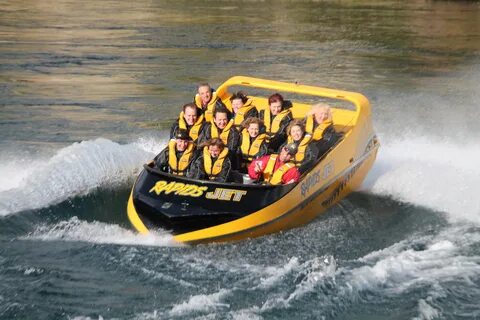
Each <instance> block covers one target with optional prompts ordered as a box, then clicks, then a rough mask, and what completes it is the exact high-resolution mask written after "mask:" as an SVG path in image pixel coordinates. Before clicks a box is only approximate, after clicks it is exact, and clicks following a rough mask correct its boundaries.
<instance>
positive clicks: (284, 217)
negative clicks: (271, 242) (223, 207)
mask: <svg viewBox="0 0 480 320" xmlns="http://www.w3.org/2000/svg"><path fill="white" fill-rule="evenodd" d="M375 157H376V149H375V150H373V152H371V153H370V154H369V156H368V157H366V158H365V159H363V160H362V161H360V162H359V163H357V164H356V165H354V166H352V167H350V168H349V170H347V171H345V173H344V174H343V175H341V176H339V177H338V178H336V179H335V180H334V181H333V182H332V183H330V184H329V185H328V187H326V188H325V189H322V188H320V189H317V190H316V191H315V192H313V193H312V194H311V195H310V196H309V197H307V198H303V199H302V197H298V194H297V195H295V192H294V191H292V192H291V193H290V194H289V195H287V196H286V197H284V198H283V199H282V203H277V204H275V205H272V206H269V207H268V208H266V209H264V210H262V212H261V213H259V214H260V215H262V216H264V217H266V216H269V217H270V218H271V220H265V221H263V223H259V224H257V225H256V226H255V227H252V226H253V225H254V224H253V223H252V221H251V219H249V218H252V217H253V216H254V215H251V216H249V217H245V218H243V219H240V220H237V221H233V222H230V223H228V224H225V225H224V226H223V227H224V229H225V231H226V229H228V228H227V227H229V226H228V225H230V227H233V225H236V227H237V232H231V233H228V232H224V233H223V235H218V236H217V237H208V236H207V234H205V232H204V233H203V234H194V233H190V234H184V235H179V236H176V237H175V239H176V240H177V241H181V242H191V243H202V242H226V241H236V240H242V239H245V238H253V237H258V236H262V235H266V234H269V233H274V232H278V231H281V230H287V229H291V228H295V227H299V226H302V225H304V224H306V223H308V222H310V221H311V220H313V219H314V218H316V217H317V216H319V215H321V214H322V213H324V212H325V211H326V210H327V209H328V208H330V207H331V206H333V205H335V204H336V203H338V202H339V201H340V200H341V199H343V198H344V197H345V196H346V195H348V194H349V193H350V192H351V191H352V190H353V189H355V188H356V187H357V186H358V185H360V184H361V182H362V181H363V180H364V178H365V176H366V174H367V173H368V171H369V170H370V168H371V166H372V165H373V162H374V161H375ZM295 196H296V197H298V198H297V199H296V200H292V199H291V197H295ZM288 203H293V204H294V205H293V206H292V207H291V208H290V210H288V211H283V212H282V211H281V210H282V209H281V208H282V207H284V206H285V205H287V204H288ZM279 212H281V214H280V215H276V214H277V213H279ZM248 220H250V221H248ZM203 231H205V230H203ZM211 231H212V230H210V233H211V234H212V232H211ZM189 238H190V240H189Z"/></svg>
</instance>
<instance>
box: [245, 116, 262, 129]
mask: <svg viewBox="0 0 480 320" xmlns="http://www.w3.org/2000/svg"><path fill="white" fill-rule="evenodd" d="M252 123H256V124H258V127H259V128H261V127H263V121H262V120H261V119H259V118H255V117H252V118H247V119H245V120H243V122H242V127H243V128H244V129H248V126H250V125H251V124H252Z"/></svg>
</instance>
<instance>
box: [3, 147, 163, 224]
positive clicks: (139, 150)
mask: <svg viewBox="0 0 480 320" xmlns="http://www.w3.org/2000/svg"><path fill="white" fill-rule="evenodd" d="M164 145H165V141H158V140H155V139H154V138H149V139H147V138H141V139H139V140H137V141H136V142H133V143H130V144H126V145H121V144H118V143H115V142H113V141H110V140H108V139H103V138H99V139H96V140H91V141H82V142H80V143H74V144H72V145H70V146H68V147H65V148H63V149H60V150H59V151H58V152H57V153H56V154H55V155H54V156H53V157H51V158H49V159H45V160H32V161H30V160H29V159H22V161H11V162H8V163H3V164H1V165H0V177H2V179H1V180H0V216H5V215H8V214H12V213H16V212H20V211H25V210H31V209H39V208H44V207H48V206H50V205H54V204H57V203H60V202H62V201H64V200H66V199H69V198H72V197H75V196H80V195H85V194H88V193H90V192H92V191H93V190H95V189H97V188H99V187H103V188H115V187H118V186H119V185H122V184H125V183H127V182H128V181H129V179H130V180H131V179H133V177H134V175H135V171H136V170H138V169H139V168H140V167H141V166H142V164H143V163H145V162H146V161H147V160H148V159H151V158H152V157H153V156H154V155H155V154H156V153H157V152H159V151H160V150H161V148H162V147H163V146H164ZM13 173H15V174H13Z"/></svg>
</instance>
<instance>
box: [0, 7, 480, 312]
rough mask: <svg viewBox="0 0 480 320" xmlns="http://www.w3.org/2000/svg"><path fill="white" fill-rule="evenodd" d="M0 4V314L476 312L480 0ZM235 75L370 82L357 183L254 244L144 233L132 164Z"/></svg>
mask: <svg viewBox="0 0 480 320" xmlns="http://www.w3.org/2000/svg"><path fill="white" fill-rule="evenodd" d="M0 4H1V5H0V319H75V320H86V319H478V318H480V308H479V307H478V301H480V289H479V286H480V226H479V224H480V200H479V199H480V198H479V197H478V185H479V184H480V169H479V167H478V159H479V158H480V143H479V141H480V126H479V124H478V119H480V108H479V105H480V93H479V90H478V88H479V85H478V84H479V82H480V81H479V80H480V3H479V2H475V1H473V2H469V1H466V2H463V1H447V2H443V1H408V2H406V1H361V2H360V1H295V2H293V1H244V2H234V1H195V2H191V1H146V0H140V1H90V0H86V1H68V0H59V1H55V2H50V1H25V0H18V1H13V0H12V1H10V0H3V1H0ZM233 75H248V76H256V77H260V78H268V79H275V80H283V81H289V82H292V81H298V82H300V83H305V84H311V85H319V86H324V87H332V88H339V89H344V90H351V91H358V92H362V93H364V94H365V95H366V96H367V97H368V98H369V99H370V101H371V104H372V110H373V121H374V125H375V128H376V131H377V133H378V136H379V138H380V141H381V144H382V145H381V149H380V152H379V154H378V158H377V161H376V163H375V165H374V167H373V169H372V171H371V172H370V174H369V176H368V177H367V180H366V181H365V183H364V185H363V187H362V190H361V191H359V192H357V193H353V194H351V195H350V196H349V197H347V198H346V199H345V200H343V201H342V202H341V203H339V204H338V205H337V206H335V207H333V208H332V209H331V210H329V211H328V212H327V213H326V214H325V215H323V216H322V217H320V218H319V219H317V220H315V221H314V222H313V223H311V224H309V225H307V226H305V227H302V228H298V229H295V230H290V231H287V232H283V233H279V234H275V235H269V236H265V237H261V238H258V239H251V240H246V241H241V242H237V243H230V244H216V245H200V246H182V245H178V244H175V243H174V242H173V241H172V238H171V237H170V236H169V235H168V234H166V233H164V232H160V231H159V232H158V233H155V234H152V235H150V236H148V237H144V236H139V235H138V234H136V233H135V231H134V230H133V228H132V227H131V226H130V224H129V222H128V220H127V218H126V212H125V206H126V201H127V197H128V193H129V188H130V186H131V184H132V181H133V179H134V177H135V172H136V171H137V170H138V168H140V167H141V165H142V164H143V163H144V162H146V161H147V160H148V159H150V158H152V157H153V156H154V155H155V154H156V153H157V152H159V151H160V150H161V149H162V148H163V147H164V146H165V144H166V141H167V134H166V130H167V128H168V127H169V125H170V123H171V121H172V120H173V119H174V118H175V116H176V115H177V114H178V111H179V107H180V106H181V105H183V104H184V103H185V102H188V101H190V100H191V99H192V97H193V94H194V92H195V88H196V85H197V84H198V83H199V82H204V81H208V82H210V83H211V84H212V85H213V86H218V85H219V84H221V83H222V82H223V81H225V80H226V79H227V78H229V77H230V76H233Z"/></svg>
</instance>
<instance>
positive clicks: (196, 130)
mask: <svg viewBox="0 0 480 320" xmlns="http://www.w3.org/2000/svg"><path fill="white" fill-rule="evenodd" d="M184 116H185V113H184V112H183V111H182V112H180V117H179V118H178V127H179V128H180V129H185V130H187V131H188V135H189V136H190V138H192V140H193V141H194V142H195V141H197V140H198V135H199V134H200V129H202V124H203V114H202V115H200V117H198V118H197V121H195V123H194V124H193V126H192V127H191V128H190V130H188V125H187V122H186V121H185V118H184Z"/></svg>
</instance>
